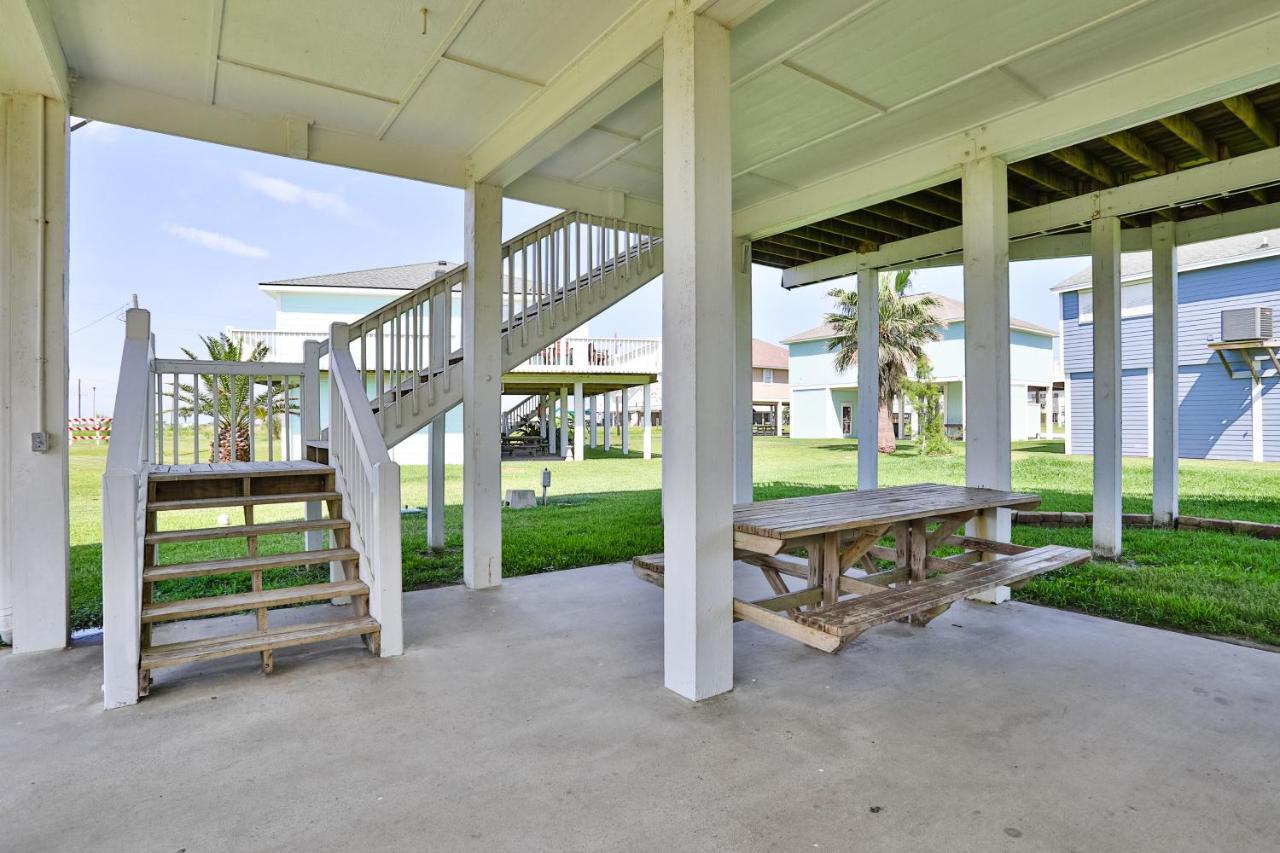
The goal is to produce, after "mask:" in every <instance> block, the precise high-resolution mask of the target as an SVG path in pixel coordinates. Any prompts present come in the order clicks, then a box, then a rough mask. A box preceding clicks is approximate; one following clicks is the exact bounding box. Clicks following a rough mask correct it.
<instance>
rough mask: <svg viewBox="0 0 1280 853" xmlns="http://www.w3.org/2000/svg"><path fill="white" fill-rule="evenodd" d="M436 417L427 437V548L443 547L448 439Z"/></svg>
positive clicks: (443, 418) (444, 415) (443, 422)
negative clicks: (445, 462) (445, 458)
mask: <svg viewBox="0 0 1280 853" xmlns="http://www.w3.org/2000/svg"><path fill="white" fill-rule="evenodd" d="M447 414H448V413H445V414H441V415H437V416H436V417H435V418H434V419H433V420H432V421H431V427H430V430H431V431H430V435H429V437H428V439H427V440H428V443H429V448H428V452H429V454H430V458H429V459H428V460H427V461H428V465H427V546H428V547H430V548H436V549H439V548H443V547H444V452H445V447H446V446H447V445H446V442H447V441H448V438H447V436H446V434H445V418H446V417H447Z"/></svg>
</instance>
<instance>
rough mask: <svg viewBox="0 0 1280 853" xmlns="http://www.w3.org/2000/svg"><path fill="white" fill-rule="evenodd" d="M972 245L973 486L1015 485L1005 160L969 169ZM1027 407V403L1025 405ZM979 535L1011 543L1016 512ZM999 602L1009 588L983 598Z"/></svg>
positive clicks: (988, 518) (966, 191)
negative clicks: (1013, 481) (1011, 518)
mask: <svg viewBox="0 0 1280 853" xmlns="http://www.w3.org/2000/svg"><path fill="white" fill-rule="evenodd" d="M962 203H963V212H962V214H961V215H962V217H963V226H962V228H963V242H964V375H965V433H964V437H965V483H966V484H967V485H969V486H978V487H986V488H990V489H1003V490H1008V489H1009V488H1010V487H1011V486H1012V459H1011V456H1010V454H1011V453H1012V449H1013V448H1012V421H1013V411H1012V402H1013V401H1012V399H1011V391H1010V387H1009V386H1010V362H1009V208H1008V204H1009V189H1008V173H1007V171H1006V167H1005V164H1004V162H1002V161H1000V160H997V159H995V158H992V157H987V158H984V159H981V160H975V161H972V162H969V163H966V164H965V166H964V175H963V180H962ZM1023 406H1024V409H1025V403H1024V404H1023ZM969 529H970V530H971V531H972V532H973V534H974V535H976V536H979V537H982V538H984V539H994V540H997V541H1001V542H1007V541H1009V535H1010V514H1009V511H1008V510H996V511H992V512H984V513H981V514H980V515H978V517H977V518H975V519H974V520H973V521H971V522H970V523H969ZM976 597H977V598H979V599H980V600H983V601H990V602H991V603H999V602H1001V601H1005V600H1007V599H1008V597H1009V589H1008V587H997V588H996V589H994V590H992V591H991V592H989V593H985V594H983V595H980V596H976Z"/></svg>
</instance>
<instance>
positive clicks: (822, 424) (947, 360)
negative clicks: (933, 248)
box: [782, 293, 1054, 441]
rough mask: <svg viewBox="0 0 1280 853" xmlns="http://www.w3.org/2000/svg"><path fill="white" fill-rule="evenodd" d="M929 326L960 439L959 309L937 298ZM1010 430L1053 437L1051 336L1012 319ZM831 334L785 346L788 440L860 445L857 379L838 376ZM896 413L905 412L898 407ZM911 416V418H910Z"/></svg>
mask: <svg viewBox="0 0 1280 853" xmlns="http://www.w3.org/2000/svg"><path fill="white" fill-rule="evenodd" d="M925 295H929V296H932V297H934V298H935V299H936V300H937V301H938V307H937V308H936V309H934V318H935V320H936V321H937V323H938V333H939V335H940V340H937V341H931V342H930V343H928V344H926V345H925V355H926V356H928V358H929V361H930V363H931V364H932V366H933V376H934V381H935V382H937V383H938V384H939V385H941V386H942V389H943V412H944V416H945V418H946V423H947V427H948V432H950V433H951V434H953V435H956V436H960V435H963V433H964V387H965V375H964V303H963V302H960V301H959V300H957V299H952V298H950V297H948V296H943V295H941V294H938V293H930V294H915V295H913V296H908V297H907V298H908V299H912V298H916V299H918V298H920V297H921V296H925ZM1009 328H1010V378H1011V397H1010V398H1011V400H1012V401H1013V405H1012V406H1011V412H1012V415H1011V417H1012V422H1011V424H1010V428H1011V435H1012V437H1013V439H1014V440H1015V441H1017V440H1019V439H1026V438H1035V437H1038V436H1040V435H1043V434H1045V433H1047V432H1049V430H1050V429H1051V422H1052V411H1051V409H1050V407H1051V406H1052V403H1053V394H1052V391H1053V387H1054V375H1053V374H1054V361H1053V347H1054V331H1053V330H1052V329H1047V328H1045V327H1044V326H1039V325H1037V324H1035V323H1032V322H1029V321H1027V320H1023V319H1020V318H1017V317H1011V318H1009ZM834 337H835V332H834V331H833V330H832V328H831V326H829V325H828V324H826V323H822V324H821V325H818V326H816V327H814V328H812V329H808V330H806V331H803V332H800V333H799V334H795V335H792V336H791V337H789V338H786V339H784V340H783V341H782V343H783V344H785V345H786V346H787V348H788V350H789V355H790V366H791V437H792V438H857V430H858V423H857V420H858V419H857V416H856V412H857V410H858V375H857V370H855V369H853V368H850V369H849V370H848V371H846V372H844V373H841V372H839V371H837V370H836V365H835V361H836V354H835V352H833V351H832V350H831V346H830V343H831V340H832V339H833V338H834ZM898 408H900V409H901V408H905V407H903V406H902V405H901V403H900V404H899V407H898ZM907 412H908V415H909V414H910V413H909V410H907Z"/></svg>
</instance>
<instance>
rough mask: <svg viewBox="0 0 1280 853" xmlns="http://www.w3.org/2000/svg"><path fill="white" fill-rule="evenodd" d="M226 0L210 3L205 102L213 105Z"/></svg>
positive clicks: (205, 67)
mask: <svg viewBox="0 0 1280 853" xmlns="http://www.w3.org/2000/svg"><path fill="white" fill-rule="evenodd" d="M225 11H226V0H212V2H211V3H210V4H209V38H208V41H207V43H206V46H205V51H206V54H207V55H206V56H205V66H204V102H205V103H206V104H209V105H210V106H212V105H213V104H214V103H216V101H217V98H218V58H219V56H221V54H222V22H223V19H224V18H225V17H226V15H225Z"/></svg>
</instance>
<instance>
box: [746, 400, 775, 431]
mask: <svg viewBox="0 0 1280 853" xmlns="http://www.w3.org/2000/svg"><path fill="white" fill-rule="evenodd" d="M751 417H752V418H754V417H755V412H754V411H753V412H752V413H751ZM773 434H774V435H776V436H781V435H782V403H774V404H773Z"/></svg>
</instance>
